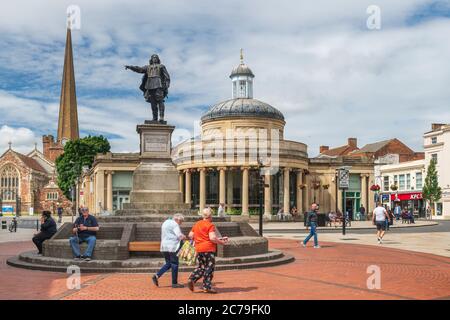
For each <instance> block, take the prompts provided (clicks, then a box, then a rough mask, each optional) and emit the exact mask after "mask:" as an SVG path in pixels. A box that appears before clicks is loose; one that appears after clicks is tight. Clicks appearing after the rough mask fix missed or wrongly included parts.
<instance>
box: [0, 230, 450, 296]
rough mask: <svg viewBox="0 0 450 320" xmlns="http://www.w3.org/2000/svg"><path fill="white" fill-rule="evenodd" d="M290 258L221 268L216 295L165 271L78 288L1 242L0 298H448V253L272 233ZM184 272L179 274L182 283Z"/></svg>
mask: <svg viewBox="0 0 450 320" xmlns="http://www.w3.org/2000/svg"><path fill="white" fill-rule="evenodd" d="M270 246H271V248H276V249H281V250H284V251H285V252H286V253H289V254H292V255H293V256H295V258H296V261H295V262H293V263H290V264H287V265H283V266H279V267H271V268H261V269H253V270H238V271H219V272H216V274H215V278H214V282H215V285H216V287H217V288H218V291H219V293H218V294H217V295H206V294H204V293H200V291H198V293H191V292H190V291H189V290H188V289H187V288H184V289H172V288H170V287H169V285H170V275H165V276H164V277H163V278H161V279H160V287H159V288H156V287H154V286H153V284H152V283H151V280H150V277H149V275H148V274H90V275H82V287H81V290H78V291H77V290H68V289H67V288H66V274H64V273H53V272H42V271H29V270H24V269H17V268H13V267H10V266H7V265H6V259H7V258H8V257H11V256H13V255H16V254H17V253H19V252H22V251H26V250H32V249H33V245H32V243H31V242H9V243H1V244H0V255H1V256H0V261H1V272H0V283H1V284H2V285H1V288H2V289H1V290H0V299H68V300H72V299H81V300H94V299H108V300H111V299H170V300H172V299H196V300H197V299H198V300H201V299H239V300H240V299H243V300H247V299H251V300H253V299H257V300H264V299H274V300H279V299H283V300H285V299H350V300H355V299H380V300H386V299H389V300H391V299H449V298H450V258H447V257H442V256H437V255H431V254H425V253H418V252H411V251H404V250H398V249H391V248H385V247H377V246H368V245H357V244H341V243H332V242H328V243H322V248H321V249H313V248H312V247H308V248H306V249H305V248H301V247H299V245H298V242H297V241H294V240H289V239H277V238H272V239H270ZM370 265H377V266H379V267H380V268H381V289H379V290H377V289H373V290H370V289H368V288H367V284H366V283H367V278H368V277H369V274H367V267H368V266H370ZM187 276H188V274H186V273H181V274H180V276H179V279H180V282H185V280H186V279H187Z"/></svg>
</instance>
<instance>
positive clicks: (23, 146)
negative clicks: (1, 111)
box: [0, 125, 39, 154]
mask: <svg viewBox="0 0 450 320" xmlns="http://www.w3.org/2000/svg"><path fill="white" fill-rule="evenodd" d="M38 141H39V139H38V138H37V137H36V136H35V134H34V133H33V131H31V130H30V129H28V128H12V127H8V126H6V125H4V126H2V127H1V128H0V154H3V152H4V151H6V150H7V149H8V148H9V143H10V142H11V147H12V149H13V150H14V151H18V152H21V153H25V154H26V153H28V152H30V151H31V149H30V146H34V143H35V142H38Z"/></svg>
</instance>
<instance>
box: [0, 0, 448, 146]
mask: <svg viewBox="0 0 450 320" xmlns="http://www.w3.org/2000/svg"><path fill="white" fill-rule="evenodd" d="M330 3H332V4H333V5H331V4H330ZM431 3H432V1H430V0H397V1H389V0H378V1H377V5H379V6H380V7H381V14H382V29H381V30H379V31H369V30H367V29H366V28H365V25H366V19H367V14H366V8H367V6H368V5H371V4H374V3H373V1H368V0H347V1H340V2H339V3H338V4H335V3H334V2H330V1H325V0H319V1H314V2H310V1H296V2H293V1H284V0H281V1H264V2H263V1H238V0H233V1H206V0H198V1H181V0H180V1H164V2H162V1H147V0H146V1H144V0H134V1H125V0H120V1H114V2H112V1H106V0H98V1H87V0H80V1H77V3H76V4H78V5H79V6H80V8H81V17H82V23H81V26H82V29H81V30H76V31H74V32H73V45H74V51H75V52H74V54H75V68H76V71H75V72H76V81H77V89H78V103H79V118H80V129H81V130H84V131H89V132H91V131H98V132H103V133H109V134H114V135H118V136H120V137H121V138H120V139H112V141H111V142H112V145H113V150H114V151H116V152H118V151H124V150H127V151H134V150H137V148H138V140H137V134H136V131H135V126H136V124H137V123H141V122H143V120H144V119H148V118H149V117H150V108H149V106H148V104H146V103H145V102H144V101H143V99H142V96H141V93H140V91H139V90H138V85H139V82H140V75H137V74H133V73H132V72H129V71H125V70H124V69H123V65H124V64H140V65H143V64H145V63H146V62H147V60H148V58H149V56H150V54H151V53H153V52H154V51H158V52H159V53H160V55H161V58H162V60H163V63H164V64H166V66H167V68H168V70H169V72H170V73H171V76H172V80H173V81H172V87H171V88H170V95H169V99H168V101H167V104H166V105H167V107H166V115H167V118H168V119H169V121H170V122H171V123H173V124H175V125H177V127H179V128H188V129H191V128H192V126H193V123H194V121H196V120H198V119H199V118H200V116H201V114H202V112H203V110H205V109H206V108H207V106H209V105H212V104H214V103H217V102H219V101H221V100H224V99H228V98H229V97H230V91H231V90H230V80H229V79H228V75H229V72H230V71H231V68H232V67H233V66H234V65H236V64H237V63H238V58H239V49H240V48H241V47H243V48H244V53H245V61H246V63H248V64H249V66H250V67H251V68H252V70H253V72H254V73H255V75H256V79H255V98H257V99H260V100H263V101H266V102H268V103H270V104H272V105H273V106H275V107H277V108H278V109H280V110H281V111H282V112H283V113H284V115H285V117H286V120H287V125H286V134H285V136H286V138H288V139H291V140H297V141H301V142H304V143H307V144H308V146H309V153H310V155H315V154H317V151H318V146H319V145H321V144H327V145H331V146H336V145H341V144H344V143H345V141H346V138H347V137H350V136H355V137H358V138H359V142H360V144H364V143H370V142H374V141H376V140H382V139H386V138H392V137H398V138H399V139H401V140H402V141H404V142H406V143H407V144H409V145H411V146H412V147H413V148H415V149H417V150H420V149H421V144H422V139H421V135H422V133H423V132H425V131H427V130H428V129H429V125H430V122H433V121H438V122H441V121H444V122H450V116H449V114H448V111H446V110H447V109H448V105H447V104H448V101H449V99H450V91H449V90H447V84H448V83H449V80H450V62H449V60H448V58H447V57H448V56H449V55H450V44H449V42H448V41H447V39H446V36H447V35H448V34H449V33H450V19H439V18H435V19H431V20H430V21H429V22H427V23H419V24H414V25H406V24H405V21H406V20H407V19H408V18H409V17H410V16H411V15H412V14H413V13H414V12H416V11H417V10H419V8H421V6H422V5H427V4H431ZM69 4H73V3H72V1H65V0H64V1H55V2H48V3H47V4H46V5H45V6H43V5H42V3H41V2H35V1H25V0H17V1H15V2H9V3H7V2H5V3H2V4H1V5H0V6H1V10H0V44H1V45H3V46H4V47H7V48H9V50H2V51H0V65H1V66H3V67H2V68H3V69H6V70H8V71H9V72H10V73H9V74H11V73H13V72H19V73H20V77H24V78H23V81H24V82H25V84H24V85H20V86H14V85H13V84H11V85H10V87H3V86H0V88H3V90H0V112H1V117H0V125H4V124H8V125H10V126H14V127H15V126H24V127H29V128H32V129H33V130H34V131H35V132H36V133H37V134H42V133H46V132H48V131H50V133H51V132H54V131H55V130H56V125H57V123H56V122H57V109H58V106H59V103H58V98H59V90H60V89H59V85H60V81H61V80H60V79H61V73H62V63H63V50H64V39H65V31H64V26H65V9H66V7H67V6H68V5H69ZM13 80H14V79H3V77H2V81H3V82H6V83H9V81H13ZM11 86H12V87H13V88H12V89H11ZM130 94H131V95H132V96H130ZM174 97H176V98H177V99H173V98H174ZM31 147H32V146H31Z"/></svg>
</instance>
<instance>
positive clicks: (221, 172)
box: [218, 168, 226, 203]
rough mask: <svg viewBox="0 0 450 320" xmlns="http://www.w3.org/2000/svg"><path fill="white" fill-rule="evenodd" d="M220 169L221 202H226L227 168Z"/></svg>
mask: <svg viewBox="0 0 450 320" xmlns="http://www.w3.org/2000/svg"><path fill="white" fill-rule="evenodd" d="M218 169H219V203H225V202H226V200H225V173H226V171H225V168H218Z"/></svg>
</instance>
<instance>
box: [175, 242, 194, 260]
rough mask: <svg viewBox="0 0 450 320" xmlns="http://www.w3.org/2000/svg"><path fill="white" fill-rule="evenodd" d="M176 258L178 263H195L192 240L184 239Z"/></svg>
mask: <svg viewBox="0 0 450 320" xmlns="http://www.w3.org/2000/svg"><path fill="white" fill-rule="evenodd" d="M178 258H179V260H180V263H182V264H185V265H188V266H192V265H193V264H195V260H196V258H197V252H195V247H194V245H193V243H192V241H185V242H184V244H183V246H182V247H181V249H180V251H179V252H178Z"/></svg>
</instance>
